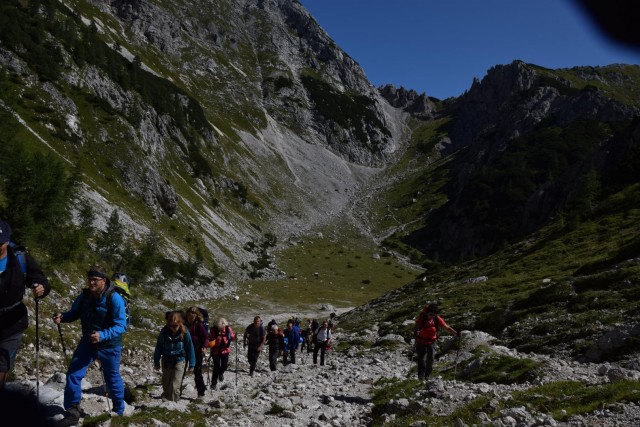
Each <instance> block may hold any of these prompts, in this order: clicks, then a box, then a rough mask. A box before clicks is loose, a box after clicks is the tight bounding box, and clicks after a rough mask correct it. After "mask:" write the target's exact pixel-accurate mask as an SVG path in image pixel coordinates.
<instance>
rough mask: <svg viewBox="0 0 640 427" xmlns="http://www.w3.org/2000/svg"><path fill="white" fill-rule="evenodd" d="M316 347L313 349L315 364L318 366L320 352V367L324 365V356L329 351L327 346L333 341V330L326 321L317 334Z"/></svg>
mask: <svg viewBox="0 0 640 427" xmlns="http://www.w3.org/2000/svg"><path fill="white" fill-rule="evenodd" d="M315 337H316V338H315V345H314V347H313V364H314V365H317V364H318V351H319V352H320V366H323V365H324V355H325V353H326V351H327V345H329V341H331V329H330V328H329V321H328V320H325V321H324V322H322V326H320V327H319V328H318V329H317V330H316V332H315Z"/></svg>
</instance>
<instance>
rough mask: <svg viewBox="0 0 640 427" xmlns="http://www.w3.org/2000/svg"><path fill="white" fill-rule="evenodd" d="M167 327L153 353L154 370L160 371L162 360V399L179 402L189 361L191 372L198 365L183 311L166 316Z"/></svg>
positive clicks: (172, 312) (163, 329) (161, 333)
mask: <svg viewBox="0 0 640 427" xmlns="http://www.w3.org/2000/svg"><path fill="white" fill-rule="evenodd" d="M165 318H166V321H167V322H166V325H165V326H164V327H163V328H162V330H160V334H158V340H157V342H156V349H155V351H154V353H153V368H154V369H155V370H156V371H158V370H160V359H162V397H163V398H164V399H167V400H172V401H174V402H177V401H178V400H179V399H180V388H181V386H182V379H183V377H184V373H185V365H186V363H187V361H188V366H189V372H192V371H193V368H194V366H195V364H196V357H195V351H194V349H193V341H192V340H191V334H190V333H189V331H188V330H187V327H186V326H185V325H184V316H183V314H182V312H181V311H170V312H169V313H167V314H166V316H165Z"/></svg>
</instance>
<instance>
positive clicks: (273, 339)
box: [265, 324, 284, 372]
mask: <svg viewBox="0 0 640 427" xmlns="http://www.w3.org/2000/svg"><path fill="white" fill-rule="evenodd" d="M265 342H266V343H267V345H268V346H269V369H271V371H272V372H273V371H275V370H276V368H277V365H278V356H279V355H281V354H282V353H283V351H284V334H283V333H282V329H280V328H279V327H278V325H277V324H274V325H271V329H270V330H269V333H268V334H267V337H266V339H265Z"/></svg>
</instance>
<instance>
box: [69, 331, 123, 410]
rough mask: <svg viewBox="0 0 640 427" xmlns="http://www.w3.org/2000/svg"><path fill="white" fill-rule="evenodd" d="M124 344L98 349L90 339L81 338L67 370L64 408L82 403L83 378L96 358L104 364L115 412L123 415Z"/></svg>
mask: <svg viewBox="0 0 640 427" xmlns="http://www.w3.org/2000/svg"><path fill="white" fill-rule="evenodd" d="M121 355H122V346H121V345H119V346H118V347H115V348H100V349H96V348H95V346H94V345H93V344H91V343H90V342H89V339H84V338H83V339H81V340H80V343H79V344H78V347H77V348H76V350H75V351H74V352H73V357H72V359H71V363H70V364H69V369H68V370H67V384H66V385H65V387H64V409H66V410H69V409H70V408H71V407H73V406H75V405H79V404H80V400H81V399H82V388H81V385H82V379H83V378H84V377H85V375H86V374H87V369H88V368H89V366H91V363H93V361H94V360H95V359H98V360H99V361H100V363H101V364H102V373H103V374H104V381H105V386H106V388H107V391H108V393H109V396H110V397H111V400H112V401H113V412H116V413H117V414H118V415H122V413H123V412H124V383H123V382H122V377H121V376H120V356H121Z"/></svg>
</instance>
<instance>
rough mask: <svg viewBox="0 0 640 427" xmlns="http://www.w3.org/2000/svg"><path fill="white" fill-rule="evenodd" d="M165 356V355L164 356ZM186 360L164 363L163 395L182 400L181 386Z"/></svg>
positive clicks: (174, 399) (166, 397) (173, 399)
mask: <svg viewBox="0 0 640 427" xmlns="http://www.w3.org/2000/svg"><path fill="white" fill-rule="evenodd" d="M163 357H164V356H163ZM185 364H186V361H184V360H182V361H180V362H176V364H175V365H174V364H173V363H164V361H163V363H162V397H164V398H165V399H168V400H172V401H174V402H177V401H178V400H180V387H181V386H182V377H183V376H184V367H185V366H186V365H185Z"/></svg>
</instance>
